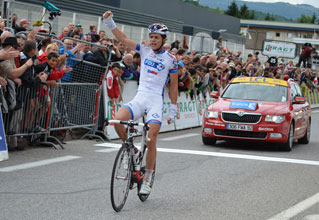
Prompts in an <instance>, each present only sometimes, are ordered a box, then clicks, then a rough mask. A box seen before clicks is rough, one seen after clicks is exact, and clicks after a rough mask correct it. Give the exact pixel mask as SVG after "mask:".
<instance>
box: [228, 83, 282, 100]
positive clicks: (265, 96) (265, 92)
mask: <svg viewBox="0 0 319 220" xmlns="http://www.w3.org/2000/svg"><path fill="white" fill-rule="evenodd" d="M222 98H229V99H244V100H259V101H270V102H286V101H287V100H288V87H286V86H279V85H269V84H260V83H256V84H254V83H234V84H230V85H229V87H228V88H227V89H226V91H225V92H224V93H223V95H222Z"/></svg>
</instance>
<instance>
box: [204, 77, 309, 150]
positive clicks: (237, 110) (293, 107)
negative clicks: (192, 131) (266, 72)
mask: <svg viewBox="0 0 319 220" xmlns="http://www.w3.org/2000/svg"><path fill="white" fill-rule="evenodd" d="M211 96H212V97H213V98H215V99H216V101H215V102H214V103H213V104H211V105H209V106H208V107H207V109H206V111H205V114H204V116H203V129H202V140H203V143H204V144H205V145H213V144H215V143H216V141H217V140H231V139H232V140H234V139H240V140H252V141H259V142H260V141H261V142H272V143H281V146H282V149H283V150H287V151H290V150H291V149H292V147H293V143H294V141H295V140H298V142H299V143H302V144H308V143H309V140H310V127H311V108H310V106H309V104H308V102H306V99H305V98H304V97H303V95H302V92H301V89H300V87H299V85H298V84H297V83H295V82H294V81H284V80H279V79H271V78H264V77H238V78H235V79H233V80H232V81H231V82H230V84H229V85H228V86H227V87H226V88H225V90H224V91H223V92H222V94H221V95H219V93H218V92H216V91H214V92H212V93H211Z"/></svg>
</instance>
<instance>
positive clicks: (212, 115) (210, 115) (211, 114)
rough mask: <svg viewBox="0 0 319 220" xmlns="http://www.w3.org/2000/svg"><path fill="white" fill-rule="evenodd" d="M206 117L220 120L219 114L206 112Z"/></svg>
mask: <svg viewBox="0 0 319 220" xmlns="http://www.w3.org/2000/svg"><path fill="white" fill-rule="evenodd" d="M205 117H206V118H218V112H214V111H206V112H205Z"/></svg>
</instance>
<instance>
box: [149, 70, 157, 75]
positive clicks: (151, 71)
mask: <svg viewBox="0 0 319 220" xmlns="http://www.w3.org/2000/svg"><path fill="white" fill-rule="evenodd" d="M147 72H148V73H152V74H154V75H157V74H158V73H157V72H155V71H154V70H147Z"/></svg>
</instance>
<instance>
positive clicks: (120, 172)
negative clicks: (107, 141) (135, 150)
mask: <svg viewBox="0 0 319 220" xmlns="http://www.w3.org/2000/svg"><path fill="white" fill-rule="evenodd" d="M131 164H132V163H131V153H130V149H129V146H128V145H126V144H123V145H122V147H121V148H120V150H119V151H118V153H117V155H116V157H115V161H114V165H113V170H112V178H111V202H112V207H113V209H114V210H115V211H116V212H119V211H121V209H122V208H123V206H124V204H125V202H126V199H127V197H128V192H129V187H130V183H131V175H132V166H131Z"/></svg>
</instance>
